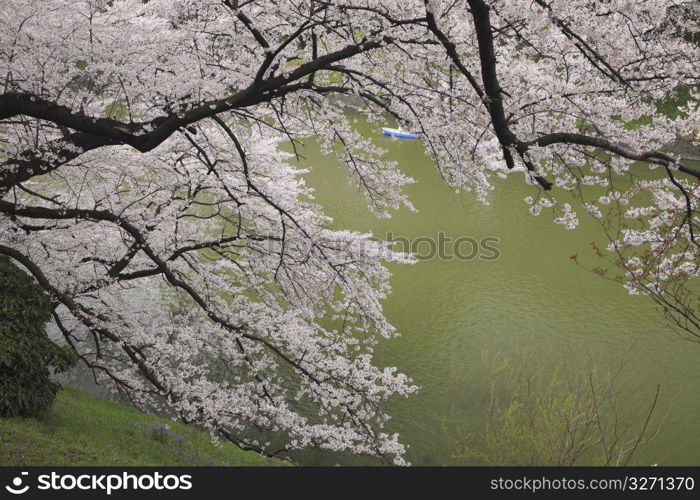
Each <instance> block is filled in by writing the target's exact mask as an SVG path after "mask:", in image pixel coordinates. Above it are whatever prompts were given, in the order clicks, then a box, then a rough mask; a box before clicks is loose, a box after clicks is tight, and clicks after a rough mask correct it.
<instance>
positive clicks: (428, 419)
mask: <svg viewBox="0 0 700 500" xmlns="http://www.w3.org/2000/svg"><path fill="white" fill-rule="evenodd" d="M367 132H368V133H373V134H374V135H376V137H377V138H376V141H377V143H379V144H381V145H383V146H385V147H386V148H387V149H388V151H389V158H390V159H393V160H396V161H398V162H399V166H400V168H401V170H402V171H404V172H405V173H406V174H408V175H410V176H411V177H413V178H414V179H415V180H416V181H417V182H416V183H415V184H413V185H410V186H408V188H407V189H406V192H407V193H408V194H409V195H410V200H411V201H412V203H413V204H414V205H415V206H416V208H417V209H418V213H412V212H410V211H408V210H405V209H403V210H399V211H396V212H394V213H393V216H392V218H390V219H377V218H375V217H374V216H373V215H371V214H370V213H369V211H368V210H367V209H366V205H365V202H364V197H363V196H362V194H361V193H359V192H358V191H357V189H355V188H353V187H350V186H348V185H347V183H346V179H347V176H346V173H345V172H344V171H343V170H342V168H341V167H340V166H339V164H338V163H337V161H335V160H334V159H331V158H327V157H322V156H321V155H320V153H319V152H318V148H317V147H316V146H315V145H314V144H313V143H312V141H310V142H309V143H307V145H306V147H305V149H304V151H303V155H304V156H305V158H304V159H303V160H301V161H300V165H301V166H302V167H304V168H310V169H311V171H310V173H309V174H307V175H306V179H307V182H308V183H309V184H310V185H311V186H312V187H314V188H315V189H316V193H315V197H316V201H317V202H319V203H320V204H321V205H322V206H323V207H324V209H325V211H326V213H327V214H328V215H330V216H332V217H333V218H334V219H335V222H334V226H335V227H338V228H348V229H353V230H357V231H371V232H372V233H373V234H374V235H375V236H378V237H382V238H383V237H385V235H386V234H387V233H389V232H391V233H392V234H393V236H394V238H397V237H405V238H408V239H415V238H419V237H426V236H427V237H432V238H434V239H437V238H438V237H439V233H441V232H442V233H444V235H446V236H449V237H452V238H459V237H463V236H469V237H472V238H474V239H476V240H480V239H481V238H484V237H494V238H498V243H497V244H495V245H494V246H497V247H498V250H499V252H500V257H499V258H498V259H496V260H484V259H478V258H477V259H474V260H470V261H462V260H454V259H453V260H442V259H439V258H435V259H431V260H426V261H422V262H420V263H418V264H415V265H399V264H392V265H390V266H389V267H390V270H391V271H392V273H393V277H392V279H391V284H392V288H393V293H392V294H391V295H390V297H389V298H388V299H387V300H385V302H384V307H385V313H386V315H387V317H388V318H389V319H390V321H391V322H392V323H393V324H394V325H395V326H396V327H397V329H398V330H399V331H400V332H401V334H402V336H401V337H400V338H398V339H393V340H389V341H383V342H382V343H381V345H380V346H379V348H378V350H377V361H378V363H380V364H383V365H391V366H397V367H398V368H399V369H400V370H401V371H403V372H405V373H407V374H408V375H409V376H411V377H412V378H413V379H414V380H415V382H416V383H417V384H419V385H420V386H421V388H422V389H421V391H420V393H419V394H418V395H417V396H413V397H410V398H408V399H400V400H396V401H392V402H391V404H390V405H389V408H388V409H389V413H391V414H392V415H393V421H392V422H391V424H390V430H391V431H397V432H399V433H401V436H402V439H403V442H404V443H407V444H409V445H410V449H409V453H408V458H409V460H410V461H411V462H412V463H413V464H415V465H442V464H452V463H455V461H454V459H453V454H454V452H455V446H456V444H457V443H459V442H460V440H461V439H463V438H464V436H466V434H468V433H471V434H472V435H473V434H475V433H476V434H478V433H479V432H481V430H482V429H483V428H484V425H485V422H486V406H487V405H488V401H489V394H490V382H491V376H490V375H489V373H488V371H487V369H486V367H485V365H484V362H483V361H482V353H483V352H484V351H486V352H488V353H490V354H492V355H493V354H495V353H499V354H500V355H502V356H504V357H506V358H509V359H520V358H522V357H523V352H525V351H527V353H528V354H527V359H528V363H529V364H530V365H531V366H534V367H538V368H542V369H544V370H554V369H556V368H562V367H564V368H567V367H566V366H563V365H567V364H568V365H571V364H576V365H579V364H580V365H581V367H582V368H581V369H586V370H590V369H591V368H590V366H591V363H592V362H594V363H595V366H596V367H598V368H601V367H602V368H605V367H607V366H612V367H617V366H619V365H620V363H624V368H623V376H624V380H625V381H624V386H623V387H624V390H623V392H622V394H621V395H620V398H621V402H622V404H623V406H624V407H626V408H628V409H630V410H632V413H633V414H636V415H640V419H638V420H633V421H631V422H630V423H631V424H632V425H634V426H640V425H641V421H640V420H641V418H642V417H643V413H644V409H645V408H646V407H647V406H648V405H649V404H650V402H651V401H652V400H653V398H654V393H655V391H656V386H657V384H660V387H661V392H660V400H659V403H658V407H657V415H658V416H659V417H662V416H663V415H665V414H666V413H667V412H668V415H667V417H666V418H665V421H664V424H663V427H662V432H661V434H660V435H659V436H658V437H657V438H656V439H655V440H653V441H652V442H651V443H648V444H646V445H645V446H643V447H641V448H640V449H639V452H638V453H637V454H636V455H635V461H636V462H637V463H639V464H663V465H672V464H700V421H699V419H698V417H699V416H700V390H698V388H697V381H698V380H700V363H698V360H700V345H698V344H696V343H691V342H689V341H687V340H682V339H680V338H679V337H678V336H677V335H676V334H675V333H674V332H673V331H672V330H671V329H670V328H669V327H668V326H667V324H666V323H665V321H664V319H663V317H662V315H661V313H660V312H659V311H658V310H657V309H656V308H655V305H654V304H653V303H652V302H651V301H650V300H648V299H646V298H643V297H632V296H629V295H628V294H627V292H626V291H625V290H624V289H623V288H622V287H621V286H620V285H619V284H617V283H613V282H610V281H606V280H604V279H602V278H600V277H599V276H597V275H595V274H593V273H591V272H590V271H586V270H585V269H582V268H581V267H579V266H577V265H576V264H575V263H574V262H573V261H572V260H571V259H570V258H569V256H570V255H571V254H574V253H577V254H579V256H580V257H581V260H582V261H584V262H587V263H590V264H592V265H591V266H590V267H593V265H595V263H596V258H595V256H594V254H593V252H592V250H591V247H590V243H591V241H594V240H597V241H599V242H604V241H605V240H604V239H603V238H602V235H603V233H602V231H601V229H600V227H599V226H597V224H596V223H595V222H593V221H592V220H591V219H589V218H588V217H587V216H586V215H585V214H580V215H579V217H580V219H581V225H580V226H579V228H578V229H576V230H574V231H567V230H565V229H564V228H563V227H561V226H558V225H556V224H554V223H553V222H552V221H551V217H548V216H546V215H544V213H543V215H541V216H539V217H533V216H531V215H530V214H529V213H528V211H527V205H526V204H525V203H524V201H523V198H524V197H525V196H527V195H533V194H535V188H533V187H530V186H526V185H525V184H524V183H523V182H522V179H516V178H511V179H507V180H504V181H501V182H499V183H498V184H497V189H496V190H495V191H494V192H493V193H492V194H491V196H490V205H488V206H485V205H483V204H481V203H480V202H478V201H477V200H475V199H474V197H473V195H471V194H470V193H455V192H454V191H453V190H451V189H449V188H448V187H447V186H446V185H445V184H444V182H443V181H442V179H441V177H440V175H439V173H438V172H437V170H436V168H435V166H434V164H433V162H432V160H430V159H429V158H428V157H426V156H425V154H424V150H423V147H422V145H421V143H420V141H411V140H394V139H391V138H388V137H383V136H380V135H379V134H377V133H376V132H374V131H369V130H367ZM465 253H469V247H468V246H467V247H465ZM488 255H490V253H488ZM488 255H487V256H488ZM569 368H570V367H569ZM635 412H636V413H635ZM640 412H641V413H640ZM302 461H303V462H306V463H326V464H327V463H328V457H327V456H326V457H322V456H316V455H314V454H308V455H306V456H305V457H304V459H303V460H302ZM339 462H340V463H344V462H346V461H345V460H339ZM347 463H357V462H355V461H353V460H349V461H347Z"/></svg>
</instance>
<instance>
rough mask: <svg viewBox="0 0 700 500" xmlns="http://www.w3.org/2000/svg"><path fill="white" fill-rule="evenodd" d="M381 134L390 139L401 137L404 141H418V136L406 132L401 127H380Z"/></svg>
mask: <svg viewBox="0 0 700 500" xmlns="http://www.w3.org/2000/svg"><path fill="white" fill-rule="evenodd" d="M382 132H383V133H384V135H390V136H392V137H402V138H404V139H418V136H417V135H416V134H412V133H410V132H406V131H405V130H403V129H402V128H401V127H399V128H388V127H382Z"/></svg>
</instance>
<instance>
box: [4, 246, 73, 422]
mask: <svg viewBox="0 0 700 500" xmlns="http://www.w3.org/2000/svg"><path fill="white" fill-rule="evenodd" d="M50 317H51V308H50V303H49V300H48V297H47V296H46V295H45V294H44V292H43V291H42V289H41V288H40V287H39V286H38V285H37V284H36V283H35V282H34V281H33V280H32V279H31V277H30V276H29V275H28V274H27V273H26V272H24V271H22V270H21V269H19V268H18V267H17V266H15V265H14V264H13V263H12V262H11V261H10V259H9V258H7V257H4V256H0V416H4V417H11V416H17V415H34V414H36V413H39V412H41V411H43V410H45V409H47V408H48V407H49V406H51V403H52V402H53V400H54V398H55V396H56V392H57V391H58V389H59V387H60V385H59V384H58V383H56V382H53V381H52V380H51V379H50V378H49V375H50V372H49V367H53V368H54V369H55V370H57V371H61V370H65V369H67V368H69V367H70V366H72V365H73V364H74V363H75V354H74V353H73V352H72V351H71V350H70V349H69V348H68V347H63V346H59V345H57V344H55V343H54V342H52V341H51V339H49V338H48V336H47V334H46V323H47V322H48V321H49V318H50Z"/></svg>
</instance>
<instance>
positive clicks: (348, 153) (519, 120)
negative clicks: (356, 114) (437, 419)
mask: <svg viewBox="0 0 700 500" xmlns="http://www.w3.org/2000/svg"><path fill="white" fill-rule="evenodd" d="M691 7H692V6H691ZM694 15H695V12H694V11H693V10H692V8H690V7H689V6H688V5H687V2H684V1H680V0H679V1H669V0H645V1H636V2H635V1H631V0H607V1H601V2H592V1H588V0H570V1H562V0H550V1H545V0H532V1H516V0H508V1H506V0H493V1H486V0H466V1H464V0H456V1H451V2H450V1H435V0H430V1H424V0H404V1H400V2H399V1H394V0H387V1H384V2H377V1H374V0H362V1H356V2H336V1H333V0H328V1H324V0H284V1H278V2H271V1H263V0H259V1H257V0H241V1H236V0H225V1H222V0H199V1H191V0H189V1H186V0H111V1H108V0H17V1H14V2H4V3H2V4H0V61H1V62H0V71H1V72H0V79H1V80H0V83H1V84H2V90H0V148H1V149H0V162H1V166H0V196H1V198H0V254H4V255H7V256H9V257H11V258H12V259H14V260H15V261H16V262H17V263H18V264H20V265H21V266H23V267H24V268H25V269H26V270H27V271H28V272H29V274H30V275H31V276H32V277H33V279H35V280H36V282H37V283H39V285H41V286H42V287H43V288H44V290H45V291H46V292H47V294H48V295H49V296H50V299H51V302H52V306H53V318H54V320H55V322H56V324H57V325H58V328H59V330H60V331H61V333H62V334H63V336H64V338H65V340H66V342H67V343H68V344H69V345H70V346H71V347H72V348H73V349H74V350H75V351H76V353H77V354H78V355H79V356H80V358H81V359H82V361H83V362H84V363H85V364H86V365H87V366H89V367H90V368H92V370H93V372H94V374H95V376H96V377H97V379H98V380H104V381H109V382H110V383H112V384H113V385H114V387H116V389H117V390H118V391H120V393H122V394H123V396H124V397H126V398H129V399H130V400H131V401H132V402H133V403H134V404H136V405H138V406H142V407H153V406H156V407H160V406H164V407H167V408H168V409H169V411H174V412H176V414H177V415H178V416H179V417H180V418H182V419H183V420H184V421H187V422H195V423H197V424H199V425H203V426H206V427H207V428H209V429H210V430H211V431H212V432H213V433H215V434H219V435H221V436H223V437H225V438H226V439H229V440H231V441H233V442H234V443H236V444H238V445H239V446H241V447H243V448H245V449H252V450H256V451H258V452H260V453H263V454H267V455H271V456H281V457H286V456H288V454H289V453H290V452H291V451H292V450H295V449H303V448H309V447H316V448H320V449H325V450H330V451H347V452H351V453H358V454H370V455H374V456H377V457H379V458H381V459H384V460H387V461H390V462H393V463H397V464H403V463H405V459H404V454H405V447H404V445H402V444H401V442H400V441H399V437H398V436H397V435H395V434H389V433H387V432H386V431H385V430H383V429H384V426H385V424H386V422H387V420H388V419H389V416H388V415H386V414H385V413H384V412H383V411H382V406H383V403H384V402H385V401H386V400H387V399H389V398H391V397H396V396H408V395H410V394H411V393H413V392H414V391H416V389H417V388H416V387H415V386H414V385H413V383H412V381H411V380H410V379H409V378H408V377H407V376H406V375H404V374H402V373H400V372H398V371H397V369H396V368H393V367H386V368H383V367H378V366H376V364H375V363H374V361H373V356H372V353H373V348H374V346H375V345H376V343H377V342H378V341H379V340H380V339H382V338H390V337H393V336H395V335H396V332H395V330H394V328H393V327H392V326H391V325H390V324H389V323H388V322H387V320H386V318H385V317H384V315H383V313H382V307H381V300H382V299H383V298H384V297H385V296H386V294H387V293H389V283H388V278H389V274H388V271H387V270H386V268H385V267H384V266H383V263H384V262H386V261H398V262H411V258H410V256H407V255H403V254H400V253H396V252H393V251H392V250H391V248H390V246H388V245H386V244H384V243H382V242H381V241H377V240H375V239H373V238H372V235H369V234H358V233H354V232H350V231H339V230H331V229H329V227H330V225H329V223H330V219H329V218H328V217H327V216H325V215H324V214H323V211H322V210H321V208H320V207H319V206H318V205H316V204H315V203H314V201H313V192H312V190H310V189H309V188H308V187H307V186H305V184H304V182H303V177H302V174H303V171H301V170H300V169H298V168H297V167H295V166H294V162H292V161H290V160H292V159H293V157H294V155H295V154H301V153H300V141H301V139H302V138H306V137H309V136H314V137H315V138H316V139H317V140H318V141H319V143H320V144H321V147H322V151H324V152H325V153H328V154H334V155H335V156H336V157H337V158H338V159H339V160H340V161H341V162H342V164H343V165H345V166H346V167H347V169H348V172H349V173H350V177H351V179H352V182H354V183H355V184H356V185H357V186H358V187H359V189H361V190H362V191H363V192H364V193H365V195H366V198H367V202H368V206H369V207H370V209H371V210H372V211H373V212H374V213H375V214H376V215H377V216H380V217H384V216H388V215H389V212H390V211H391V210H392V209H398V208H400V207H406V208H408V209H413V207H412V206H411V203H410V201H409V200H408V198H407V197H406V196H405V194H404V193H403V192H402V188H403V186H405V185H406V184H408V183H410V182H412V180H411V179H410V178H408V177H407V176H406V175H404V174H403V173H402V172H401V171H400V169H399V168H398V166H397V165H396V164H395V163H394V162H391V161H387V160H386V159H385V158H384V151H383V150H382V148H380V147H378V146H377V145H376V144H375V143H374V142H373V141H372V140H371V138H368V137H365V136H363V135H361V134H360V133H358V131H357V130H356V128H354V127H353V124H352V117H351V114H349V113H348V112H347V110H346V109H345V108H344V106H343V102H347V100H342V99H340V97H341V96H343V97H345V98H346V99H347V98H349V100H350V102H352V103H354V104H355V105H356V106H359V107H360V109H361V110H362V112H363V113H364V115H365V116H366V119H367V120H369V121H370V122H371V123H373V124H380V123H385V122H386V120H387V119H393V120H396V121H398V122H399V123H402V124H403V125H404V126H406V127H408V128H410V129H412V130H416V131H418V132H419V133H420V136H421V139H422V140H423V142H424V144H425V147H426V151H427V152H428V154H430V155H431V156H432V157H433V158H434V160H435V164H436V166H437V168H438V169H439V171H440V173H441V175H442V176H443V178H444V179H445V182H447V183H448V184H449V185H450V186H452V187H454V188H455V189H461V190H468V191H472V192H473V193H474V195H475V196H476V197H477V198H478V199H480V200H482V201H484V202H487V199H488V194H489V191H491V190H492V189H493V182H492V181H493V180H494V179H495V178H502V177H508V176H517V177H519V178H520V179H522V180H523V182H526V183H528V184H530V185H531V186H532V187H531V189H532V190H533V195H532V196H531V197H528V199H526V202H528V203H529V204H530V211H531V212H532V213H533V215H538V214H540V213H541V211H542V210H543V209H546V210H547V211H548V212H551V213H552V214H553V219H554V221H555V222H556V223H558V224H562V225H563V226H565V227H566V228H567V229H573V228H575V227H576V225H577V222H578V215H577V211H580V210H581V209H583V211H585V212H588V213H590V214H591V215H592V216H593V217H595V218H598V219H599V220H600V221H601V223H602V224H603V225H604V226H605V227H606V229H607V230H608V231H609V234H610V239H611V243H610V247H609V248H608V249H601V250H599V251H600V252H601V254H602V255H609V256H610V258H611V259H612V262H613V263H614V264H615V265H618V266H621V267H623V268H624V273H623V274H622V276H621V277H620V278H619V280H620V281H622V282H623V283H624V285H625V286H627V287H628V289H629V290H630V291H631V292H633V293H645V294H649V295H651V296H652V297H654V298H655V299H657V301H668V305H669V307H668V308H667V310H669V311H671V313H670V314H671V315H672V317H674V318H677V320H678V321H679V323H678V324H679V325H680V326H686V327H688V328H686V330H685V331H688V332H693V331H695V330H693V327H696V326H697V325H698V322H697V321H696V317H695V309H693V308H694V307H695V305H694V303H690V301H688V300H687V295H685V294H686V292H685V290H687V289H688V287H687V282H688V281H689V280H690V279H691V278H694V277H695V276H696V275H697V273H698V242H697V241H696V239H695V238H696V232H697V229H696V223H697V218H696V215H695V207H696V203H697V195H698V184H697V179H699V178H700V171H698V170H696V169H694V168H692V166H689V165H687V164H685V163H684V162H683V161H682V159H681V158H679V157H678V156H677V155H674V154H672V153H669V152H665V151H664V148H663V146H664V145H666V144H668V143H669V142H672V141H673V140H675V139H677V138H679V137H693V134H695V136H694V137H697V124H698V106H697V104H696V103H697V97H698V96H697V83H698V75H699V74H700V71H698V70H699V69H700V67H699V61H700V57H699V56H700V51H699V50H698V46H697V45H696V44H695V43H694V42H693V40H692V38H691V37H689V36H688V34H692V33H693V32H694V30H695V31H696V30H697V19H696V18H695V17H694ZM681 94H682V95H684V96H685V99H683V100H682V101H681V102H680V104H679V107H678V112H677V113H675V114H674V115H673V116H672V117H670V116H668V115H667V114H664V113H662V112H661V111H660V110H659V107H658V102H659V101H661V100H663V99H672V98H674V96H676V95H681ZM282 143H285V144H291V147H292V150H293V152H292V153H285V152H284V151H285V149H283V148H280V145H281V144H282ZM654 169H656V170H657V172H651V173H648V172H649V171H650V170H654ZM620 179H625V181H626V184H625V186H626V187H625V188H624V189H620V190H618V189H617V188H616V186H617V185H618V182H617V181H619V180H620ZM559 193H561V194H559ZM591 193H595V196H594V197H593V198H591V197H590V196H591ZM601 193H603V194H601ZM557 197H560V198H564V199H570V198H572V197H573V200H572V201H567V202H558V201H557ZM613 207H614V208H615V210H616V212H615V214H616V218H615V220H614V221H612V219H613V217H612V215H611V213H612V212H611V211H612V210H613ZM679 281H680V282H682V283H680V284H679ZM674 287H680V289H682V290H684V291H682V292H681V291H679V289H678V288H674ZM679 300H680V301H681V302H680V303H679V302H678V301H679ZM683 301H685V302H683ZM673 308H675V309H673ZM687 321H692V325H689V324H688V323H687ZM684 322H686V323H684Z"/></svg>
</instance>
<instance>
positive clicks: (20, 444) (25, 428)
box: [0, 385, 281, 466]
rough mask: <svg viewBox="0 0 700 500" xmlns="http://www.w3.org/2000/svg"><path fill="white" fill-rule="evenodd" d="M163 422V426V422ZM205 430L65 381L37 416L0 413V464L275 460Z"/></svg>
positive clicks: (255, 462) (260, 462)
mask: <svg viewBox="0 0 700 500" xmlns="http://www.w3.org/2000/svg"><path fill="white" fill-rule="evenodd" d="M166 425H167V427H166ZM278 463H281V462H276V461H270V460H268V459H266V458H264V457H262V456H260V455H258V454H257V453H251V452H245V451H242V450H240V449H239V448H237V447H235V446H234V445H232V444H230V443H228V442H227V443H222V445H221V446H215V445H213V444H212V443H211V442H210V437H209V435H208V434H207V433H206V432H202V431H200V430H197V429H194V428H192V427H188V426H186V425H184V424H181V423H179V422H172V421H169V420H167V419H164V418H160V417H157V416H155V415H151V414H147V413H141V412H139V411H138V410H136V409H134V408H132V407H129V406H125V405H121V404H118V403H114V402H111V401H106V400H103V399H100V398H97V397H95V396H92V395H90V394H88V393H87V392H85V391H82V390H79V389H76V388H73V387H69V386H65V385H64V388H63V389H62V390H61V391H60V392H59V393H58V396H57V397H56V401H55V402H54V404H53V406H52V407H51V409H50V410H49V411H48V412H47V413H46V414H45V415H43V416H42V417H39V418H0V465H55V466H60V465H123V466H129V465H151V466H160V465H275V464H278Z"/></svg>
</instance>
